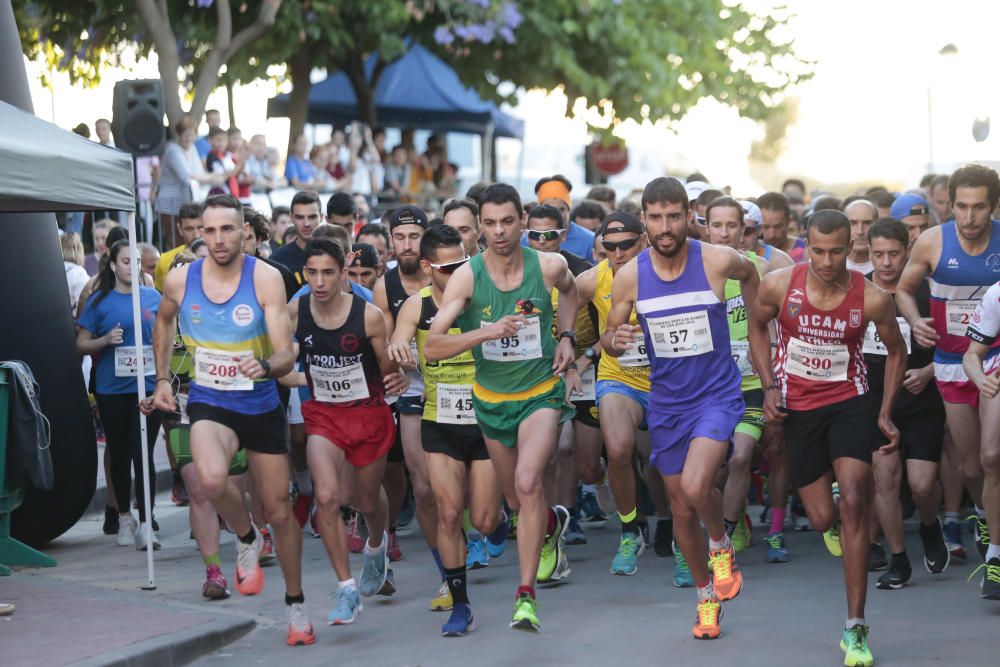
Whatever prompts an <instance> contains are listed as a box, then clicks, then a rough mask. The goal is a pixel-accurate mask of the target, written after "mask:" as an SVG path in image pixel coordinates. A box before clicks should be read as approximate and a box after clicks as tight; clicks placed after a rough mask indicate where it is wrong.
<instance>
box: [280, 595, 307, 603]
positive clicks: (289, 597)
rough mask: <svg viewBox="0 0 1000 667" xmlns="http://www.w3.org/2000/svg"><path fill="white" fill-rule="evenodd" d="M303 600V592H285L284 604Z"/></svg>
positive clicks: (304, 596)
mask: <svg viewBox="0 0 1000 667" xmlns="http://www.w3.org/2000/svg"><path fill="white" fill-rule="evenodd" d="M305 601H306V594H305V593H299V594H298V595H289V594H288V593H285V604H303V603H305Z"/></svg>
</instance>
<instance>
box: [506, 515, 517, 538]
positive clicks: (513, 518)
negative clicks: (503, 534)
mask: <svg viewBox="0 0 1000 667" xmlns="http://www.w3.org/2000/svg"><path fill="white" fill-rule="evenodd" d="M507 539H508V540H516V539H517V512H511V513H510V518H509V519H508V520H507Z"/></svg>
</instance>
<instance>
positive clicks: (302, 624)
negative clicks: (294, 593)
mask: <svg viewBox="0 0 1000 667" xmlns="http://www.w3.org/2000/svg"><path fill="white" fill-rule="evenodd" d="M285 606H287V607H288V645H289V646H307V645H309V644H315V643H316V631H315V630H313V626H312V623H310V622H309V612H308V611H306V605H305V603H304V602H296V603H295V604H290V605H285Z"/></svg>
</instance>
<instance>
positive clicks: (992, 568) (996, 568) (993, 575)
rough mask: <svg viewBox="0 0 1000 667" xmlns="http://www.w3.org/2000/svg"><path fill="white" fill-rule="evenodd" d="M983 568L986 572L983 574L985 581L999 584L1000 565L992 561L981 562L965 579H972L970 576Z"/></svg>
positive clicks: (973, 575)
mask: <svg viewBox="0 0 1000 667" xmlns="http://www.w3.org/2000/svg"><path fill="white" fill-rule="evenodd" d="M983 569H985V570H986V574H985V575H983V576H984V578H985V579H986V581H988V582H990V583H992V584H1000V565H993V564H992V563H983V564H982V565H980V566H979V567H977V568H976V569H975V570H973V571H972V574H970V575H969V578H968V579H966V581H972V578H973V577H975V576H976V574H977V573H978V572H979V571H980V570H983Z"/></svg>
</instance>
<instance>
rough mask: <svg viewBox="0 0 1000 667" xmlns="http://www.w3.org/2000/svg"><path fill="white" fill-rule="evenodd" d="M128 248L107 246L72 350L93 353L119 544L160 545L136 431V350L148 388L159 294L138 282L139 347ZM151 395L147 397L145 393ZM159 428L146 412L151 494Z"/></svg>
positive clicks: (151, 385)
mask: <svg viewBox="0 0 1000 667" xmlns="http://www.w3.org/2000/svg"><path fill="white" fill-rule="evenodd" d="M131 254H132V253H131V250H130V248H129V245H128V241H118V242H117V243H115V244H114V245H113V246H111V250H110V252H109V259H108V263H107V265H106V266H105V267H104V268H103V269H102V270H101V272H100V273H99V274H98V275H99V278H98V284H97V287H96V289H95V290H94V293H93V294H92V295H91V296H90V297H89V299H88V300H87V303H86V306H85V307H84V309H83V314H82V315H81V316H80V319H79V321H78V322H77V326H78V331H77V336H76V351H77V352H78V353H79V354H90V355H93V357H94V369H95V379H96V382H95V384H94V395H95V397H96V398H97V409H98V410H99V411H100V414H101V421H102V422H103V423H104V432H105V435H106V437H107V447H108V451H109V452H110V454H111V478H112V479H111V481H112V484H113V486H114V492H115V498H116V500H117V501H118V511H119V513H120V517H119V522H118V539H117V541H118V544H119V546H131V545H133V544H135V545H136V548H138V549H144V548H146V545H147V544H148V543H149V542H152V544H153V548H154V549H158V548H159V547H160V542H159V539H158V537H157V535H156V532H155V531H154V530H153V529H152V528H151V527H150V525H149V524H148V523H147V520H146V509H145V506H144V503H143V502H142V498H143V476H142V449H141V442H140V432H139V402H138V400H139V393H138V392H139V389H138V384H137V382H136V374H137V372H138V354H142V355H143V360H144V364H145V366H144V373H145V383H146V392H147V394H152V391H153V388H154V386H155V384H156V383H155V376H156V366H155V365H154V363H153V348H152V342H153V324H154V323H155V321H156V313H157V311H158V310H159V307H160V294H159V292H157V291H156V290H155V289H153V288H151V287H143V286H140V288H139V299H140V306H141V309H142V342H143V345H142V349H141V350H137V349H136V344H135V327H134V324H133V322H134V318H133V314H132V313H133V311H132V271H131V264H130V263H131V260H132V257H131ZM149 400H150V401H151V400H152V399H149ZM159 430H160V415H159V413H158V412H155V411H154V412H153V413H152V414H150V415H149V416H148V417H147V418H146V436H147V438H146V440H147V442H146V446H147V448H148V450H149V456H150V466H149V484H150V487H149V488H150V496H151V497H155V496H156V472H155V471H154V470H153V465H152V456H153V445H154V444H155V443H156V436H157V433H158V432H159ZM130 467H131V468H132V469H134V471H135V487H136V488H135V497H136V499H137V500H138V505H139V522H140V523H139V525H138V526H137V525H136V522H135V519H134V518H133V516H132V512H131V510H130V509H129V508H130V507H131V490H132V470H130Z"/></svg>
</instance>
